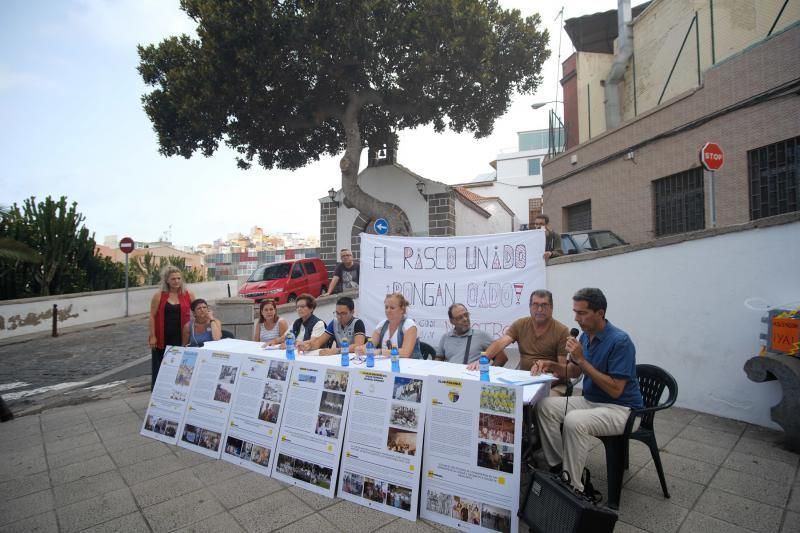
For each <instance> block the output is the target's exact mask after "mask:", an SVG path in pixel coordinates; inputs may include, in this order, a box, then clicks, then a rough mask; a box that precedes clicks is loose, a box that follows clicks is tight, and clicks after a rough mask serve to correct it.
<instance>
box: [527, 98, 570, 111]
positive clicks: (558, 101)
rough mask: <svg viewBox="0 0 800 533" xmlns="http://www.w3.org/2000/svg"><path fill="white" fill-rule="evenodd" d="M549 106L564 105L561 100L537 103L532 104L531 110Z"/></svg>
mask: <svg viewBox="0 0 800 533" xmlns="http://www.w3.org/2000/svg"><path fill="white" fill-rule="evenodd" d="M547 104H562V105H563V104H564V102H562V101H561V100H549V101H547V102H536V103H535V104H531V109H541V108H543V107H544V106H546V105H547Z"/></svg>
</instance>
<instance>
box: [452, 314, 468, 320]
mask: <svg viewBox="0 0 800 533" xmlns="http://www.w3.org/2000/svg"><path fill="white" fill-rule="evenodd" d="M465 318H469V313H464V314H463V315H456V316H454V317H453V320H464V319H465Z"/></svg>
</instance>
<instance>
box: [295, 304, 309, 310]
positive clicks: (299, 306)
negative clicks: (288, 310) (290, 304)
mask: <svg viewBox="0 0 800 533" xmlns="http://www.w3.org/2000/svg"><path fill="white" fill-rule="evenodd" d="M305 307H308V306H307V305H306V304H297V305H296V306H294V308H295V309H303V308H305Z"/></svg>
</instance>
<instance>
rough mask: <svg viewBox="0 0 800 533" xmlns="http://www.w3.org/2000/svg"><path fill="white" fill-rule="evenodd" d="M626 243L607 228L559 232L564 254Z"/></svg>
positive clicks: (590, 250) (603, 248) (592, 250)
mask: <svg viewBox="0 0 800 533" xmlns="http://www.w3.org/2000/svg"><path fill="white" fill-rule="evenodd" d="M623 244H628V243H627V242H625V241H623V240H622V239H621V238H620V236H619V235H617V234H616V233H614V232H613V231H609V230H607V229H598V230H587V231H571V232H569V233H562V234H561V251H562V252H564V255H572V254H582V253H583V252H594V251H597V250H605V249H606V248H613V247H615V246H622V245H623Z"/></svg>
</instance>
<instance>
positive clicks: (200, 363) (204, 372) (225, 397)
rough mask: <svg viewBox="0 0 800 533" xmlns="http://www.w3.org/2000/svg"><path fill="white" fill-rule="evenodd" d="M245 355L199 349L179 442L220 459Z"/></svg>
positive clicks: (180, 444) (179, 444) (185, 446)
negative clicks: (223, 437)
mask: <svg viewBox="0 0 800 533" xmlns="http://www.w3.org/2000/svg"><path fill="white" fill-rule="evenodd" d="M243 357H244V356H242V355H240V354H233V353H227V352H218V351H212V350H205V349H201V350H199V356H198V358H197V361H196V362H195V365H196V366H195V370H194V372H195V374H196V375H195V376H193V379H192V388H191V390H190V392H189V400H188V405H187V408H186V416H185V417H184V421H183V425H182V426H181V428H180V430H179V431H178V446H181V447H183V448H187V449H190V450H192V451H195V452H198V453H202V454H203V455H207V456H208V457H214V458H216V459H219V457H220V453H221V451H222V442H223V439H222V436H223V434H224V433H225V429H226V426H227V423H228V416H229V415H230V411H231V403H232V400H233V398H234V396H235V393H236V387H237V385H238V382H239V368H240V366H241V362H242V358H243Z"/></svg>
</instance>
